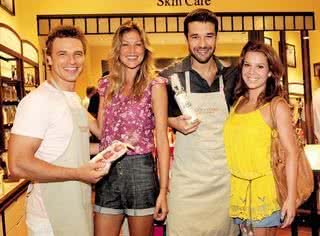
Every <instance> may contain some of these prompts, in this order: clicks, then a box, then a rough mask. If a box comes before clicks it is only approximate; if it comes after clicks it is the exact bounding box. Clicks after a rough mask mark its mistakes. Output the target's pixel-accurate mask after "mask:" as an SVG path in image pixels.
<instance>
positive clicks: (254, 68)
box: [241, 51, 271, 94]
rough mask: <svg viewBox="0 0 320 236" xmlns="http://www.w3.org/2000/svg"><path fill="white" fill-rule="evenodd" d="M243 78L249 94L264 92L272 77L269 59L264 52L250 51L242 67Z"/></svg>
mask: <svg viewBox="0 0 320 236" xmlns="http://www.w3.org/2000/svg"><path fill="white" fill-rule="evenodd" d="M241 73H242V78H243V81H244V82H245V84H246V85H247V87H248V89H249V92H250V90H251V91H252V90H255V91H256V92H257V93H259V94H260V93H261V92H264V91H265V89H266V84H267V79H268V78H269V77H270V76H271V71H270V69H269V64H268V60H267V57H266V56H265V55H264V54H263V53H262V52H253V51H248V52H247V53H246V55H245V57H244V62H243V66H242V72H241Z"/></svg>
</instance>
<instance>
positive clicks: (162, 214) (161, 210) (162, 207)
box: [153, 189, 168, 221]
mask: <svg viewBox="0 0 320 236" xmlns="http://www.w3.org/2000/svg"><path fill="white" fill-rule="evenodd" d="M167 214H168V204H167V189H161V190H160V193H159V196H158V198H157V202H156V209H155V211H154V214H153V218H154V219H155V220H158V221H163V220H164V219H165V218H166V217H167Z"/></svg>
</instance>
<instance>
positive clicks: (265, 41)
mask: <svg viewBox="0 0 320 236" xmlns="http://www.w3.org/2000/svg"><path fill="white" fill-rule="evenodd" d="M264 43H265V44H268V45H270V46H272V38H269V37H264Z"/></svg>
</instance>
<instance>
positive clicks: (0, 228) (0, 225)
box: [0, 213, 3, 236]
mask: <svg viewBox="0 0 320 236" xmlns="http://www.w3.org/2000/svg"><path fill="white" fill-rule="evenodd" d="M0 236H3V226H2V213H0Z"/></svg>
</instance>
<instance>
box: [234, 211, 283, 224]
mask: <svg viewBox="0 0 320 236" xmlns="http://www.w3.org/2000/svg"><path fill="white" fill-rule="evenodd" d="M280 217H281V213H280V211H275V212H273V213H272V215H271V216H268V217H266V218H263V219H262V220H254V221H252V226H253V227H254V228H267V227H276V226H279V225H281V222H280ZM246 222H247V223H248V222H249V220H243V219H240V218H234V223H235V224H237V225H240V224H245V223H246Z"/></svg>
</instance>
